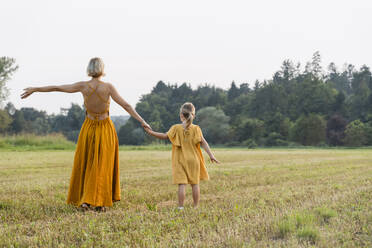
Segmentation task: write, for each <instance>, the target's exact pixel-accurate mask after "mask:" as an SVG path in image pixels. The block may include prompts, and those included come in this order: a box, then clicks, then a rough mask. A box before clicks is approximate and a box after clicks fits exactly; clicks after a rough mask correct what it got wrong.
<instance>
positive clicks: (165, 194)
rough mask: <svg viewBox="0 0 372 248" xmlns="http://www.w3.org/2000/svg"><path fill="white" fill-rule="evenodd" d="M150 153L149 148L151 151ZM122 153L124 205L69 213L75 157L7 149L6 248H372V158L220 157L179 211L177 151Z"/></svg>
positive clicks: (2, 193)
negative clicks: (195, 196) (197, 194)
mask: <svg viewBox="0 0 372 248" xmlns="http://www.w3.org/2000/svg"><path fill="white" fill-rule="evenodd" d="M143 149H149V148H143ZM162 149H164V150H161V149H158V150H125V149H123V148H122V150H121V151H120V173H121V188H122V200H121V201H120V202H118V203H116V204H115V205H114V207H112V208H111V209H109V211H108V212H106V213H101V214H98V213H96V212H85V213H83V212H80V211H78V210H77V209H76V208H74V207H72V206H69V205H66V204H65V200H66V194H67V189H68V184H69V178H70V172H71V166H72V160H73V154H74V153H73V151H71V150H59V151H9V150H1V151H0V223H1V225H0V247H371V246H372V197H371V195H372V184H371V183H372V151H371V150H368V149H353V150H344V149H343V150H324V149H318V150H317V149H311V150H304V149H299V150H296V149H291V150H285V149H278V150H275V149H255V150H247V149H223V148H220V149H216V150H215V153H216V156H217V158H218V159H220V160H221V161H222V164H221V165H218V166H212V165H208V170H209V173H210V177H211V180H210V181H207V182H202V183H201V204H200V207H199V208H198V209H193V208H192V207H191V205H192V204H191V203H192V201H191V194H190V193H191V190H190V189H189V188H188V191H187V202H186V209H185V211H183V212H178V211H176V206H177V203H176V201H177V198H176V190H177V187H176V186H175V185H172V184H171V165H170V158H171V153H170V151H169V150H167V149H169V147H167V146H164V147H163V148H162Z"/></svg>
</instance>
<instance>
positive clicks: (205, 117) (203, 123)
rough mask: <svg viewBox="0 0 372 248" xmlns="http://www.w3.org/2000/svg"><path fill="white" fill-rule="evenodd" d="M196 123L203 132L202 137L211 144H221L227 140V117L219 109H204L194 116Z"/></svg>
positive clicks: (228, 129) (228, 127)
mask: <svg viewBox="0 0 372 248" xmlns="http://www.w3.org/2000/svg"><path fill="white" fill-rule="evenodd" d="M196 116H197V117H196V118H197V119H196V123H197V124H199V126H200V128H201V129H202V130H203V136H204V137H205V139H206V140H207V141H208V142H211V143H213V144H223V143H226V142H227V141H228V140H229V133H230V125H229V119H230V118H229V117H228V116H226V115H225V113H224V112H223V111H222V110H221V109H216V108H215V107H205V108H202V109H200V110H199V111H198V112H197V114H196Z"/></svg>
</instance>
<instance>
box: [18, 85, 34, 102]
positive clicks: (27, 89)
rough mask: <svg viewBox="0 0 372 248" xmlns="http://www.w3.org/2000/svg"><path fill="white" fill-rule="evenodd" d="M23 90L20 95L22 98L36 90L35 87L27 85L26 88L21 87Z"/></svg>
mask: <svg viewBox="0 0 372 248" xmlns="http://www.w3.org/2000/svg"><path fill="white" fill-rule="evenodd" d="M23 90H24V92H23V93H22V95H21V98H22V99H24V98H26V97H29V96H30V95H31V94H32V93H34V92H36V88H35V87H28V88H26V89H23Z"/></svg>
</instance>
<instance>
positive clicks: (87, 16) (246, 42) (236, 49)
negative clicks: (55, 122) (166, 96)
mask: <svg viewBox="0 0 372 248" xmlns="http://www.w3.org/2000/svg"><path fill="white" fill-rule="evenodd" d="M0 13H1V14H0V24H1V37H0V56H9V57H14V58H15V59H16V60H17V64H18V65H19V70H18V71H17V72H16V74H15V75H14V77H13V78H12V80H11V81H9V82H8V84H7V85H8V87H9V88H10V90H11V95H10V97H9V100H10V101H11V102H13V103H14V105H15V106H16V107H17V108H20V107H34V108H36V109H38V110H46V111H47V112H48V113H59V111H60V108H61V107H69V106H70V104H71V102H75V103H78V104H82V103H83V99H82V97H81V95H80V94H68V95H67V94H64V93H49V94H47V93H37V94H35V95H32V96H31V97H30V98H28V99H26V100H21V99H20V98H19V95H20V94H21V90H22V89H23V88H25V87H27V86H43V85H48V84H63V83H72V82H77V81H81V80H87V79H88V77H87V76H86V73H85V72H86V66H87V63H88V61H89V59H90V58H91V57H96V56H98V57H101V58H102V59H103V61H104V63H105V66H106V74H107V76H106V77H104V78H103V80H104V81H109V82H111V83H113V84H114V85H115V86H116V87H117V88H118V90H119V92H120V93H121V94H122V96H123V97H124V99H126V100H127V101H128V102H129V103H131V104H132V105H135V104H136V103H137V102H138V100H139V98H140V96H141V95H142V94H147V93H149V92H150V91H151V89H152V87H154V85H155V84H156V82H158V81H159V80H163V81H164V82H166V83H167V82H169V83H183V82H187V83H190V84H191V85H192V87H193V88H196V87H197V86H198V85H200V84H204V83H209V84H213V85H216V86H218V87H222V88H224V89H227V88H228V87H229V86H230V84H231V81H232V80H234V81H235V82H236V83H237V84H241V83H250V84H251V85H253V83H254V81H255V80H256V79H259V80H263V79H268V78H270V77H272V75H273V73H274V72H275V71H276V70H278V69H279V68H280V65H281V63H282V61H283V60H284V59H291V60H293V61H299V62H301V63H302V64H304V63H305V62H306V61H308V60H309V59H310V58H311V56H312V54H313V53H314V52H315V51H318V50H319V51H320V53H321V55H322V64H323V66H327V65H328V64H329V63H330V62H332V61H333V62H335V63H336V64H337V65H338V66H339V67H342V65H343V64H344V63H352V64H354V65H356V66H357V67H360V66H361V65H363V64H367V65H368V66H371V65H372V56H371V55H372V52H371V48H372V31H371V24H372V14H371V13H372V2H371V1H368V0H365V1H361V0H354V1H346V0H338V1H336V0H335V1H333V0H328V1H327V0H312V1H303V0H293V1H290V0H270V1H269V0H260V1H248V0H244V1H234V0H226V1H218V0H197V1H196V0H187V1H185V0H184V1H178V0H156V1H154V0H151V1H150V0H149V1H141V0H135V1H112V0H105V1H94V0H64V1H53V0H45V1H42V0H32V1H30V0H22V1H19V0H5V1H4V0H1V3H0ZM111 114H113V115H123V114H127V113H125V112H124V110H121V109H120V107H119V106H118V105H117V104H112V107H111Z"/></svg>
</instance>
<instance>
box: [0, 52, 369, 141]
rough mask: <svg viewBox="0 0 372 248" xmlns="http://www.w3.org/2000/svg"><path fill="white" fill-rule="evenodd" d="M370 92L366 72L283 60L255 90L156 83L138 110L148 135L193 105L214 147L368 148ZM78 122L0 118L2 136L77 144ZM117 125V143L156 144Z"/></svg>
mask: <svg viewBox="0 0 372 248" xmlns="http://www.w3.org/2000/svg"><path fill="white" fill-rule="evenodd" d="M0 70H1V67H0ZM0 75H1V73H0ZM0 80H1V77H0ZM0 82H1V81H0ZM0 86H1V84H0ZM371 91H372V76H371V71H370V68H369V67H367V66H366V65H364V66H362V67H361V68H359V69H358V68H355V66H353V65H351V64H347V65H344V66H343V68H341V69H339V68H337V67H336V65H335V64H334V63H331V64H329V65H328V67H327V68H326V69H324V68H322V66H321V57H320V54H319V52H316V53H314V54H313V57H312V59H311V60H310V61H309V62H308V63H306V64H305V66H304V68H302V66H301V65H300V63H294V62H292V61H290V60H285V61H284V62H283V63H282V65H281V67H280V69H279V70H278V71H276V72H275V73H274V74H273V76H272V78H270V79H268V80H264V81H262V82H260V81H256V82H255V83H254V84H253V85H250V84H248V83H242V84H240V85H237V84H236V83H235V82H232V83H231V85H230V87H229V89H227V90H225V89H221V88H218V87H215V86H213V85H209V84H205V85H200V86H198V87H197V88H196V89H193V88H192V87H191V86H190V84H187V83H183V84H180V85H179V84H170V83H164V82H162V81H159V82H158V83H157V84H156V85H155V86H154V88H153V89H152V91H151V92H150V93H149V94H145V95H142V96H141V98H140V101H139V102H138V103H137V104H136V110H137V112H138V113H139V114H141V116H142V117H143V118H144V119H145V120H146V121H147V122H148V123H149V124H150V125H151V126H152V128H153V129H154V130H157V131H160V132H166V131H167V130H168V129H169V128H170V127H171V125H173V124H175V123H179V122H180V121H179V108H180V106H181V105H182V104H183V103H184V102H187V101H188V102H192V103H193V104H194V105H195V107H196V109H197V112H196V119H195V121H194V122H195V124H198V125H200V126H201V128H202V130H203V134H204V136H205V138H206V139H207V140H208V142H210V143H212V144H221V145H228V146H248V147H255V146H292V145H306V146H308V145H310V146H326V145H329V146H364V145H372V94H371ZM84 118H85V110H84V108H83V107H81V106H79V105H77V104H72V105H71V108H69V109H63V110H62V111H61V113H60V114H58V115H47V114H46V112H43V111H38V110H35V109H33V108H22V109H20V110H17V109H15V108H14V106H13V105H12V104H11V103H8V104H7V105H6V106H5V108H3V110H1V111H0V123H1V124H0V132H2V133H10V134H12V133H22V132H32V133H36V134H47V133H50V132H61V133H63V134H64V135H65V136H66V137H68V138H69V139H70V140H76V139H77V136H78V133H79V129H80V127H81V124H82V122H83V121H84ZM123 123H124V122H123V121H120V123H118V124H117V125H116V127H117V131H118V137H119V142H120V144H130V145H142V144H149V143H152V142H159V141H155V140H154V139H153V138H151V137H149V136H147V135H146V134H145V133H144V132H143V130H142V128H141V127H140V126H139V125H138V123H137V122H136V121H135V120H133V119H132V118H129V120H128V121H126V122H125V124H124V125H123Z"/></svg>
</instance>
